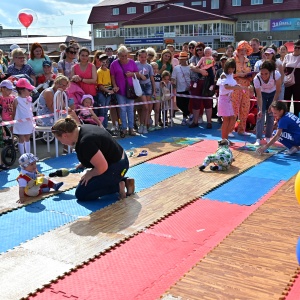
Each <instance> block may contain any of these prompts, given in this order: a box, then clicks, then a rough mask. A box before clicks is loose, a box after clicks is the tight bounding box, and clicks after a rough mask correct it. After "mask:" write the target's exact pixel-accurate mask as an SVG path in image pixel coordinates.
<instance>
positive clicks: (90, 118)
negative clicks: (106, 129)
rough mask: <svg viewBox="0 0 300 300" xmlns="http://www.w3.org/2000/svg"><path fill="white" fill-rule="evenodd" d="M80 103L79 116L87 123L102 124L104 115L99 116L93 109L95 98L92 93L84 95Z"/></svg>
mask: <svg viewBox="0 0 300 300" xmlns="http://www.w3.org/2000/svg"><path fill="white" fill-rule="evenodd" d="M80 104H81V105H79V109H80V110H79V114H78V117H79V119H81V120H82V121H83V123H85V124H94V125H98V126H101V127H103V126H102V121H103V119H104V117H97V116H96V114H95V113H94V111H93V104H94V98H93V96H92V95H83V96H82V98H81V101H80Z"/></svg>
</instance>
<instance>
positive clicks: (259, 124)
mask: <svg viewBox="0 0 300 300" xmlns="http://www.w3.org/2000/svg"><path fill="white" fill-rule="evenodd" d="M261 95H262V113H261V118H260V119H257V121H256V138H257V139H262V135H263V130H264V124H265V118H266V132H265V137H266V138H271V137H272V132H273V126H274V116H273V113H272V112H268V109H269V107H270V105H271V103H272V102H273V99H274V95H275V91H274V92H272V93H261Z"/></svg>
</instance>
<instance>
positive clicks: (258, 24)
mask: <svg viewBox="0 0 300 300" xmlns="http://www.w3.org/2000/svg"><path fill="white" fill-rule="evenodd" d="M268 30H269V22H268V20H255V21H253V31H268Z"/></svg>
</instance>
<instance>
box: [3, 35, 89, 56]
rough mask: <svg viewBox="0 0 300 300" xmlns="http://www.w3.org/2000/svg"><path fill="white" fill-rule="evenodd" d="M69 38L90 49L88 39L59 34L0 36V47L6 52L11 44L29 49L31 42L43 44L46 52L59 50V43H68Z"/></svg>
mask: <svg viewBox="0 0 300 300" xmlns="http://www.w3.org/2000/svg"><path fill="white" fill-rule="evenodd" d="M70 40H75V41H77V42H78V43H79V44H80V46H81V47H87V48H89V49H91V40H90V39H84V38H79V37H74V36H69V35H61V36H31V37H28V39H27V37H25V36H19V37H5V38H4V37H2V38H1V37H0V48H1V49H2V50H3V51H4V52H6V53H9V52H10V49H9V47H10V46H11V45H12V44H17V45H19V46H20V47H21V48H25V49H28V48H29V49H30V45H31V44H33V43H36V42H38V43H40V44H41V45H42V46H43V49H44V51H45V52H46V53H49V52H52V51H55V50H59V44H62V43H65V44H68V43H69V41H70Z"/></svg>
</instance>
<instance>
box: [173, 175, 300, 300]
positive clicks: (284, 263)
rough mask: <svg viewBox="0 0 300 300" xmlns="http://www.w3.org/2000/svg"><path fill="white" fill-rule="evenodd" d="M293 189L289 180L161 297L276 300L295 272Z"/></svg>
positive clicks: (299, 215)
mask: <svg viewBox="0 0 300 300" xmlns="http://www.w3.org/2000/svg"><path fill="white" fill-rule="evenodd" d="M293 186H294V178H292V179H291V180H289V181H288V182H287V183H285V184H284V185H283V186H282V187H281V189H280V190H278V191H277V192H276V193H275V194H274V195H273V196H272V197H271V198H270V199H269V200H267V201H266V202H265V203H264V204H263V205H261V206H260V207H259V208H258V209H257V210H256V211H255V212H254V213H253V214H251V215H250V216H249V217H248V218H247V219H246V220H245V221H244V222H243V223H242V224H241V225H239V226H238V227H237V228H236V229H235V230H234V231H233V232H232V233H231V234H230V235H229V236H228V237H227V238H226V239H224V240H223V241H222V242H221V243H220V244H219V246H218V247H216V248H215V249H213V250H212V251H211V252H210V253H208V254H207V256H205V257H204V258H203V259H202V260H201V261H199V262H198V264H197V265H195V266H194V268H193V269H192V270H191V271H189V272H188V273H187V274H185V275H184V276H183V277H182V278H181V279H180V280H179V281H178V282H177V283H176V284H175V285H173V286H172V287H171V288H170V289H169V290H168V292H167V293H168V294H171V295H172V296H174V297H183V299H188V298H189V299H218V298H219V299H220V298H224V299H264V300H268V299H270V300H271V299H272V300H273V299H279V298H280V297H281V296H282V292H283V291H284V290H285V288H286V287H287V286H288V285H289V284H290V281H291V280H293V279H294V277H295V274H297V273H298V263H297V260H296V256H295V245H296V243H297V239H298V235H299V230H298V224H299V222H300V206H299V204H298V203H297V201H296V199H295V196H294V193H291V191H293ZM175 299H176V298H175Z"/></svg>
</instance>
